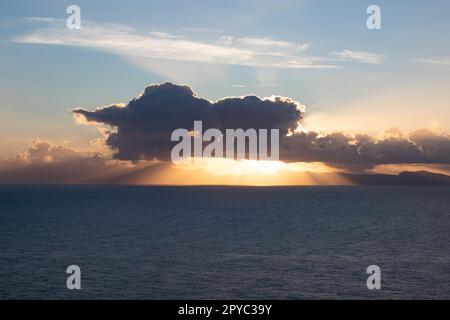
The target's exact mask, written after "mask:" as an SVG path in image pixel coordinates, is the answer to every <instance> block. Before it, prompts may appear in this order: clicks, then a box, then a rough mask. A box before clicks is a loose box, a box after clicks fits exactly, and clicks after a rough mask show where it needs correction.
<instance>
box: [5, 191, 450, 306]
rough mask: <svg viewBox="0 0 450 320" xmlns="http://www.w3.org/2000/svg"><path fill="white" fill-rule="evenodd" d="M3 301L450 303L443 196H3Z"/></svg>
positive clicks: (448, 229)
mask: <svg viewBox="0 0 450 320" xmlns="http://www.w3.org/2000/svg"><path fill="white" fill-rule="evenodd" d="M71 265H76V266H78V267H79V268H80V284H81V289H80V290H77V289H74V290H69V289H68V287H67V279H68V277H70V276H71V274H70V273H67V268H68V266H71ZM374 265H375V266H378V267H379V268H380V273H379V280H380V285H381V287H380V289H372V290H369V288H368V286H367V279H368V277H370V276H371V274H368V273H367V268H368V267H369V266H374ZM0 299H162V300H164V299H291V300H303V299H450V188H449V187H432V186H427V187H420V186H412V187H407V186H405V187H400V186H396V187H386V186H377V187H369V186H364V187H354V186H346V187H331V186H330V187H323V186H317V187H220V186H216V187H160V186H119V185H2V186H0Z"/></svg>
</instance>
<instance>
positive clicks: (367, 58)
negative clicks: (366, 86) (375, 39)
mask: <svg viewBox="0 0 450 320" xmlns="http://www.w3.org/2000/svg"><path fill="white" fill-rule="evenodd" d="M332 55H333V56H335V57H336V58H337V59H340V60H345V61H356V62H361V63H367V64H383V63H384V61H385V59H386V58H385V56H383V55H381V54H377V53H371V52H364V51H356V50H349V49H345V50H343V51H335V52H333V53H332Z"/></svg>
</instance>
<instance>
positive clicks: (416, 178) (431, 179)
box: [343, 171, 450, 186]
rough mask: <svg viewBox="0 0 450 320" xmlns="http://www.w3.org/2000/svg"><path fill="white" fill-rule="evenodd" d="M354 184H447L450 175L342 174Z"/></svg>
mask: <svg viewBox="0 0 450 320" xmlns="http://www.w3.org/2000/svg"><path fill="white" fill-rule="evenodd" d="M343 175H344V176H345V177H346V178H347V179H349V180H350V181H352V182H353V183H354V184H356V185H448V186H450V176H447V175H444V174H438V173H431V172H428V171H416V172H409V171H404V172H401V173H400V174H398V175H391V174H343Z"/></svg>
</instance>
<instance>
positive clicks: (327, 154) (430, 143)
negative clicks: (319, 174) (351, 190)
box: [280, 129, 450, 171]
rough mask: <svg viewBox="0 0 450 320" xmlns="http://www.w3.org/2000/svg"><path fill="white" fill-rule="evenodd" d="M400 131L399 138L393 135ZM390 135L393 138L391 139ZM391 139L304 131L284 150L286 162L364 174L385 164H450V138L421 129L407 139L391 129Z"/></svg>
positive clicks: (286, 142)
mask: <svg viewBox="0 0 450 320" xmlns="http://www.w3.org/2000/svg"><path fill="white" fill-rule="evenodd" d="M394 132H396V134H397V136H393V135H392V133H394ZM389 135H390V136H389ZM387 136H388V137H386V138H383V139H375V138H374V137H371V136H369V135H350V134H345V133H340V132H338V133H329V134H324V135H320V134H319V133H317V132H300V133H297V134H295V135H293V136H290V137H286V138H284V140H283V142H282V143H281V145H282V146H283V150H282V151H280V153H281V156H280V157H282V158H284V160H285V161H304V162H323V163H326V164H328V165H330V166H332V167H336V168H342V169H348V170H352V171H363V170H365V169H370V168H373V167H375V166H377V165H382V164H415V163H421V164H449V163H450V136H449V135H447V134H438V133H435V132H432V131H431V130H428V129H420V130H416V131H413V132H411V133H410V134H409V135H408V136H407V137H403V135H402V134H399V133H398V131H397V130H393V129H391V130H389V133H388V135H387Z"/></svg>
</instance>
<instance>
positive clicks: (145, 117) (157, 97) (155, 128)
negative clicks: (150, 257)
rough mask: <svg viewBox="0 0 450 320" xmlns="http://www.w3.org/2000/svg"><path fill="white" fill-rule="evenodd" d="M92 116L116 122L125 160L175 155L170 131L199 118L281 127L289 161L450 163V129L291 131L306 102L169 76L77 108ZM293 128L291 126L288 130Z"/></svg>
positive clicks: (112, 137) (361, 165)
mask: <svg viewBox="0 0 450 320" xmlns="http://www.w3.org/2000/svg"><path fill="white" fill-rule="evenodd" d="M73 112H74V114H75V115H77V116H82V117H84V118H85V119H86V120H87V121H88V122H98V123H102V124H107V125H110V126H111V127H113V128H114V129H115V131H114V132H112V133H110V134H109V135H108V137H107V140H106V143H107V145H109V146H110V147H112V148H114V149H115V150H116V151H117V152H116V154H115V158H117V159H121V160H140V159H155V158H157V159H161V160H166V159H168V158H169V155H170V151H171V149H172V146H173V143H171V141H170V135H171V133H172V131H173V130H175V129H177V128H185V129H192V126H193V123H194V121H195V120H202V121H203V128H204V129H207V128H218V129H220V130H222V132H224V130H225V129H237V128H242V129H248V128H255V129H259V128H265V129H280V136H281V141H280V159H281V160H283V161H288V162H301V161H304V162H324V163H327V164H328V165H330V166H333V167H336V168H345V169H351V170H364V169H367V168H372V167H374V166H376V165H379V164H409V163H429V164H448V163H450V137H449V136H448V135H444V134H436V133H433V132H431V131H430V130H425V129H422V130H418V131H415V132H413V133H411V134H410V135H409V136H408V137H403V136H401V135H399V134H398V132H397V130H391V131H390V136H388V137H386V138H384V139H381V140H378V139H375V138H373V137H371V136H368V135H349V134H345V133H330V134H325V135H321V134H319V133H317V132H296V133H294V134H292V132H293V131H294V130H295V129H296V128H297V126H298V122H299V121H300V120H301V119H302V117H303V113H302V111H301V108H300V104H299V103H297V102H295V101H293V100H291V99H289V98H283V97H274V98H271V99H260V98H258V97H256V96H246V97H238V98H225V99H222V100H219V101H217V102H211V101H208V100H206V99H202V98H199V97H197V96H196V95H195V94H194V93H193V91H192V90H191V89H190V88H189V87H187V86H178V85H174V84H171V83H164V84H161V85H153V86H149V87H147V88H146V89H145V91H144V93H143V94H142V95H141V96H140V97H139V98H137V99H133V100H131V101H130V102H129V103H128V104H127V105H125V106H121V105H112V106H109V107H104V108H98V109H96V110H94V111H88V110H85V109H76V110H74V111H73ZM289 132H290V134H288V133H289Z"/></svg>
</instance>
